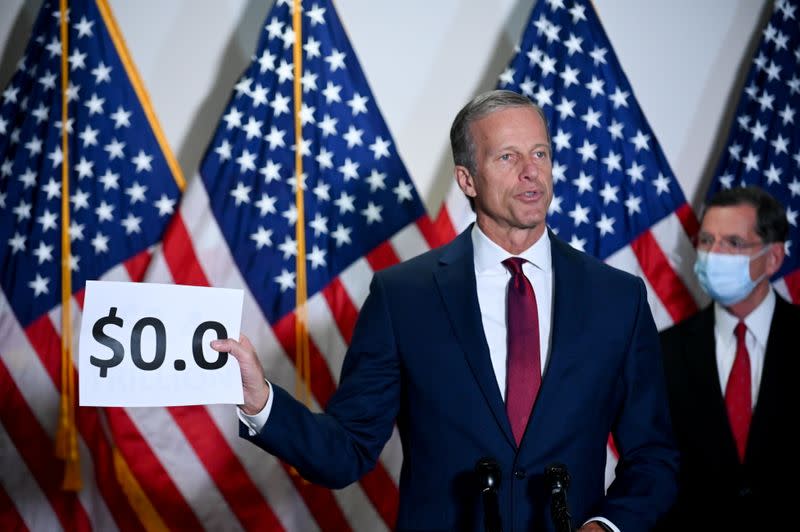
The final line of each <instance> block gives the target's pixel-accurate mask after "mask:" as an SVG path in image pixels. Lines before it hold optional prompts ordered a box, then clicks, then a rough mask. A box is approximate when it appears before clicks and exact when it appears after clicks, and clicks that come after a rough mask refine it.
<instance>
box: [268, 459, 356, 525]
mask: <svg viewBox="0 0 800 532" xmlns="http://www.w3.org/2000/svg"><path fill="white" fill-rule="evenodd" d="M280 464H281V467H283V469H284V471H286V473H287V474H288V476H289V478H290V479H292V484H294V488H295V489H296V490H297V493H299V494H300V496H301V497H302V498H303V500H304V501H305V503H306V507H307V508H308V509H309V510H310V511H311V514H312V515H313V516H314V520H315V521H316V522H317V524H318V525H319V527H320V529H321V530H336V531H337V532H338V531H341V532H349V531H351V530H352V528H351V527H350V523H349V522H347V518H345V516H344V514H343V513H342V510H341V509H340V508H339V505H338V503H337V502H336V498H335V497H334V496H333V493H331V490H329V489H328V488H324V487H322V486H320V485H318V484H312V483H311V482H308V481H307V480H305V479H303V478H302V477H301V476H300V475H298V474H297V471H295V470H294V469H293V468H291V467H289V466H288V465H286V464H285V463H283V462H280Z"/></svg>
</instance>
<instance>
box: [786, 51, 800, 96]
mask: <svg viewBox="0 0 800 532" xmlns="http://www.w3.org/2000/svg"><path fill="white" fill-rule="evenodd" d="M797 51H798V58H797V61H798V62H800V47H798V48H797ZM786 84H787V85H788V86H789V93H790V94H794V93H795V92H797V93H800V78H798V77H797V74H794V75H793V76H792V79H790V80H789V81H787V82H786Z"/></svg>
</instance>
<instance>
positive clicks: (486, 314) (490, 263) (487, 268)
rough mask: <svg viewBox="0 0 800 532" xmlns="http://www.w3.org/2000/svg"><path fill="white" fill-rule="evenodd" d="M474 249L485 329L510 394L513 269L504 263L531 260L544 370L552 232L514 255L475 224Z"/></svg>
mask: <svg viewBox="0 0 800 532" xmlns="http://www.w3.org/2000/svg"><path fill="white" fill-rule="evenodd" d="M471 236H472V249H473V250H474V253H475V281H476V285H477V290H478V305H479V306H480V309H481V321H482V322H483V332H484V334H485V335H486V343H487V344H489V354H490V356H491V358H492V367H493V368H494V375H495V377H496V378H497V386H498V387H499V388H500V393H501V394H502V395H503V400H505V397H506V359H507V358H508V341H507V329H508V326H507V323H506V300H507V297H506V294H507V291H508V282H509V280H510V279H511V272H509V271H508V269H507V268H506V267H505V266H503V261H504V260H506V259H507V258H509V257H521V258H523V259H525V260H526V261H527V262H525V263H523V265H522V273H524V274H525V277H527V278H528V280H529V281H530V282H531V285H532V286H533V292H534V294H535V295H536V307H537V309H538V311H539V348H540V350H539V353H541V368H539V370H540V371H541V373H542V374H543V373H544V369H545V368H546V367H547V359H548V358H549V354H550V333H551V323H552V320H551V316H552V314H553V261H552V258H551V256H550V236H549V235H548V234H547V231H545V232H544V234H543V235H542V237H541V238H540V239H539V240H537V241H536V243H535V244H533V246H531V247H529V248H528V249H526V250H525V251H523V252H522V253H520V254H519V255H512V254H511V253H509V252H508V251H506V250H504V249H503V248H501V247H500V246H498V245H497V244H495V243H494V242H492V241H491V240H489V237H487V236H486V235H485V234H484V233H483V231H481V230H480V229H479V228H478V224H475V225H474V226H473V227H472V235H471Z"/></svg>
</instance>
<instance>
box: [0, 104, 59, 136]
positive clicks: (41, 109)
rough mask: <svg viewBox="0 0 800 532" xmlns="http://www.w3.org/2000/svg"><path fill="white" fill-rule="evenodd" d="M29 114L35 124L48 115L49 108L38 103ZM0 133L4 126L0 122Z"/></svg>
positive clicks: (45, 118) (2, 131)
mask: <svg viewBox="0 0 800 532" xmlns="http://www.w3.org/2000/svg"><path fill="white" fill-rule="evenodd" d="M31 114H32V115H33V116H34V117H35V118H36V125H39V124H41V123H42V122H44V121H45V120H47V118H48V117H49V116H50V110H49V109H48V108H47V107H45V105H44V104H43V103H40V104H39V106H38V107H37V108H36V109H34V110H33V111H31ZM0 121H2V119H0ZM0 133H4V127H3V126H2V125H1V124H0Z"/></svg>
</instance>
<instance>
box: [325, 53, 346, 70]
mask: <svg viewBox="0 0 800 532" xmlns="http://www.w3.org/2000/svg"><path fill="white" fill-rule="evenodd" d="M345 57H346V54H345V53H344V52H340V51H339V50H337V49H336V48H334V49H333V50H332V51H331V54H330V55H329V56H327V57H326V58H325V62H326V63H328V65H329V67H330V69H331V72H336V71H337V70H339V69H340V68H341V69H344V68H345V66H344V59H345Z"/></svg>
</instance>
